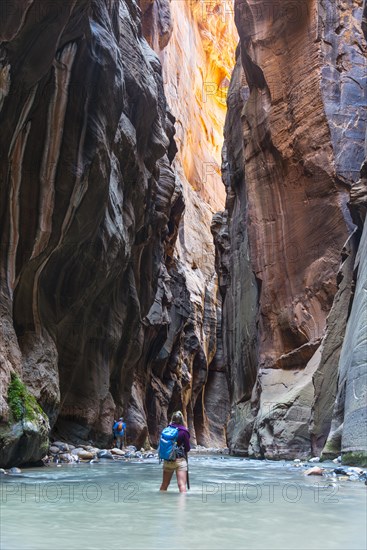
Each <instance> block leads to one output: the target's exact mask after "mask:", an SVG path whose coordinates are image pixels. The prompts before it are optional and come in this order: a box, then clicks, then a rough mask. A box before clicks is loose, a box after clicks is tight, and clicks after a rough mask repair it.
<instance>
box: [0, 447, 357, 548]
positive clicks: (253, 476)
mask: <svg viewBox="0 0 367 550" xmlns="http://www.w3.org/2000/svg"><path fill="white" fill-rule="evenodd" d="M23 474H24V475H21V476H12V477H11V478H10V477H8V476H6V477H3V478H2V479H1V516H0V527H1V535H0V537H1V538H0V548H1V549H2V550H13V549H16V550H20V549H22V550H23V549H24V550H28V549H29V550H30V549H37V550H38V549H39V550H42V549H47V550H49V549H50V548H52V549H53V550H59V549H60V550H64V549H66V548H68V549H70V550H74V549H75V550H77V549H78V550H79V549H80V548H86V549H88V550H89V549H91V550H93V549H101V548H106V547H108V548H111V549H115V548H116V549H121V548H126V549H130V548H135V549H143V548H144V549H145V548H149V549H151V550H154V549H156V548H157V549H161V548H169V549H171V548H175V549H177V550H178V549H181V548H182V549H186V548H198V549H210V550H216V549H227V548H236V549H238V550H240V549H248V550H260V549H264V550H265V549H266V550H269V549H282V550H287V549H292V550H293V549H294V548H298V549H300V550H306V549H312V550H317V549H319V548H322V549H323V550H324V549H325V550H328V549H330V550H339V549H343V550H344V549H351V550H359V549H364V548H366V489H367V488H366V486H365V485H364V484H363V483H361V482H359V481H355V482H351V481H342V482H338V481H337V480H334V479H332V478H330V479H325V478H318V477H312V478H311V477H305V476H304V475H303V473H302V470H301V469H299V468H295V467H294V465H293V464H292V463H287V462H271V461H255V460H244V459H240V458H232V457H220V456H215V457H207V456H194V457H192V458H191V459H190V483H191V490H190V491H189V493H187V494H186V495H185V494H179V493H178V489H177V485H176V483H175V479H174V478H173V479H172V482H171V485H170V488H169V490H168V492H167V493H160V492H159V491H158V489H159V486H160V482H161V466H159V465H158V461H157V460H153V459H152V460H151V461H145V462H143V463H138V462H135V463H134V462H130V463H123V462H121V463H112V464H110V463H109V462H107V463H105V464H80V465H63V466H62V467H60V468H57V467H54V466H52V467H49V468H41V469H30V470H23Z"/></svg>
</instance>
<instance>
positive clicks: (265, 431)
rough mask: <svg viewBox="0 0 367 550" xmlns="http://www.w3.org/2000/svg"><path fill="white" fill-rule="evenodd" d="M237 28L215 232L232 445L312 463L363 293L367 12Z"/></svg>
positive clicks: (349, 3) (258, 0) (311, 13)
mask: <svg viewBox="0 0 367 550" xmlns="http://www.w3.org/2000/svg"><path fill="white" fill-rule="evenodd" d="M281 6H282V9H281ZM235 19H236V25H237V28H238V32H239V35H240V48H239V50H238V56H237V63H236V67H235V70H234V73H233V76H232V80H231V85H230V89H229V96H228V114H227V122H226V126H225V146H224V150H223V157H224V162H223V177H224V183H225V186H226V192H227V202H226V211H225V212H224V213H223V214H222V215H217V216H216V218H215V220H214V224H213V230H214V232H215V234H216V243H217V271H218V274H219V280H220V282H221V281H222V283H221V284H220V288H221V290H222V293H223V296H224V304H223V326H224V334H226V335H230V336H228V338H226V341H227V344H226V345H225V356H226V360H227V361H228V364H229V365H230V373H231V374H230V379H231V385H230V389H231V402H232V413H231V419H230V422H229V426H228V437H229V446H230V448H231V449H232V451H235V452H238V453H242V454H249V455H250V456H259V457H264V456H265V457H269V458H271V457H275V458H276V457H283V458H287V457H289V458H291V457H294V456H309V455H310V454H311V452H312V446H313V449H314V452H319V451H320V450H321V449H322V447H323V445H324V443H325V441H326V438H327V436H328V433H329V430H330V425H331V421H332V411H333V406H334V401H335V395H336V392H337V376H338V360H339V356H340V353H342V357H343V352H342V351H341V350H342V342H343V337H344V331H345V327H346V323H347V319H348V306H349V302H350V300H351V297H352V291H353V290H352V287H353V263H354V256H353V254H354V253H355V244H356V241H355V238H354V239H353V242H352V241H350V242H349V245H348V247H347V249H344V259H343V261H344V263H348V265H347V266H346V267H345V268H344V269H345V270H346V271H345V272H344V275H338V272H339V269H340V263H341V260H342V258H341V251H342V250H343V247H344V244H345V242H346V241H347V239H348V237H349V235H350V234H351V233H352V232H353V231H354V226H353V223H352V217H351V215H350V212H349V210H348V208H347V203H348V200H349V191H350V190H351V191H352V193H353V191H354V192H355V193H356V195H358V197H361V193H360V192H358V190H357V188H356V183H357V180H358V179H359V170H360V165H361V163H362V161H363V158H364V134H365V126H366V96H365V94H363V90H364V89H365V62H366V47H365V42H364V41H363V38H362V35H361V32H360V28H361V20H362V6H361V3H360V2H357V1H354V0H345V1H343V2H341V3H339V4H336V3H331V2H328V1H323V0H317V1H305V2H290V3H286V4H284V3H283V4H282V5H281V3H278V2H274V3H269V2H265V1H262V0H237V1H236V2H235ZM351 29H352V30H351ZM359 187H360V186H359ZM359 200H362V202H363V200H364V199H363V194H362V197H361V198H360V199H359ZM346 250H348V251H347V252H346ZM346 257H348V258H349V260H347V259H346ZM338 288H339V290H338ZM338 301H339V302H338ZM332 307H333V310H332ZM351 319H352V318H351ZM351 319H350V320H351ZM326 327H327V329H326ZM325 329H326V332H325ZM347 333H348V329H347ZM348 370H349V369H348ZM313 380H314V383H313ZM311 411H313V412H312V414H311ZM310 422H312V423H311V427H310V426H309V424H310ZM310 430H311V433H310ZM350 434H352V431H351V432H350ZM343 437H344V436H343Z"/></svg>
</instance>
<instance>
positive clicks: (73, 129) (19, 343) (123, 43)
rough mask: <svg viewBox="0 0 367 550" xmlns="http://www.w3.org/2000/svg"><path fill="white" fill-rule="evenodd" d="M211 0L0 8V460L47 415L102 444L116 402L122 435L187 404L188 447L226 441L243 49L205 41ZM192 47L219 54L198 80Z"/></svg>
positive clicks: (146, 431)
mask: <svg viewBox="0 0 367 550" xmlns="http://www.w3.org/2000/svg"><path fill="white" fill-rule="evenodd" d="M139 4H140V5H139ZM217 4H218V5H220V2H218V3H217ZM200 6H201V3H200V2H190V3H187V2H174V3H172V4H170V2H168V0H155V1H154V0H147V1H145V0H141V2H140V3H139V2H135V1H134V0H120V1H119V2H115V1H108V2H105V1H102V0H82V1H79V0H78V1H77V2H76V1H75V0H67V1H65V2H61V1H60V2H59V1H56V2H42V1H41V0H33V1H32V0H31V1H25V0H24V1H21V2H18V3H17V4H16V5H14V6H11V5H10V4H9V3H8V4H7V5H6V9H4V10H2V13H3V15H4V17H2V19H1V23H0V25H1V27H0V31H1V40H2V44H1V76H0V92H1V96H0V109H1V110H0V119H1V127H2V132H1V137H0V147H1V153H2V154H1V157H2V159H4V161H3V163H2V165H1V182H2V185H1V232H2V246H1V327H2V333H1V365H2V369H1V403H0V404H1V433H0V437H1V443H2V450H1V455H0V463H1V465H2V466H4V465H5V466H7V465H12V464H15V463H21V462H24V461H34V460H37V459H38V458H39V457H40V456H41V455H42V453H44V449H45V445H47V441H48V440H47V436H48V431H49V427H51V428H52V436H54V437H57V438H58V439H60V438H65V439H67V440H72V441H75V442H86V441H93V442H94V443H96V444H100V445H105V444H108V442H109V440H110V438H111V424H112V420H113V418H114V417H115V416H116V415H120V414H125V415H126V419H127V424H128V441H129V442H133V443H135V444H137V445H139V446H140V445H143V444H149V443H156V442H157V439H158V434H159V431H160V429H161V427H162V426H163V425H164V424H165V423H166V422H167V419H168V417H169V415H170V414H171V412H172V411H173V410H174V409H177V408H182V409H183V411H184V413H185V416H186V418H187V420H188V422H189V426H190V429H191V432H192V439H193V442H194V443H195V442H196V441H197V442H198V443H201V444H207V445H213V444H215V445H221V446H223V445H225V430H224V426H225V423H226V419H227V416H228V388H227V373H226V369H225V366H224V363H223V361H222V356H221V354H222V349H221V341H220V335H221V330H220V328H221V327H220V323H221V321H220V318H221V315H220V297H219V296H218V289H217V282H216V274H215V271H214V248H213V243H212V239H211V234H210V221H211V216H212V207H213V206H215V208H218V207H222V204H223V191H222V188H221V184H220V175H219V168H218V166H219V158H220V149H221V143H222V138H221V136H220V129H221V126H222V125H223V122H224V116H225V101H224V97H225V90H226V78H228V76H229V67H230V66H231V64H232V62H231V61H230V59H231V55H232V54H233V48H232V50H231V49H230V48H229V50H228V55H227V56H224V60H222V59H221V56H220V55H219V54H218V47H219V46H218V44H217V45H216V48H217V49H215V48H214V49H213V48H212V46H211V44H212V40H213V37H215V36H216V33H217V34H218V41H219V42H218V43H219V44H220V45H222V43H223V41H224V40H225V39H226V37H225V31H226V27H225V22H223V21H222V22H221V23H220V24H219V25H218V24H217V19H216V18H213V19H208V18H206V19H205V20H204V18H203V17H201V13H200V11H198V10H200ZM209 15H210V14H209ZM182 22H184V24H185V29H186V31H187V32H189V31H190V29H191V30H192V32H193V35H194V36H195V40H194V41H193V42H192V41H190V40H189V39H188V37H187V36H186V37H185V33H182V31H183V30H184V29H183V28H181V27H180V24H181V23H182ZM190 32H191V31H190ZM170 39H171V42H170ZM180 41H183V42H182V44H180ZM221 41H222V42H221ZM183 43H184V44H185V47H182V45H183ZM170 44H171V45H170ZM169 45H170V46H169ZM168 47H170V49H169V50H168V49H167V48H168ZM221 47H222V46H221ZM165 48H166V51H167V53H165ZM193 58H195V59H196V64H197V65H198V66H199V65H203V66H205V65H206V64H208V69H207V73H201V74H200V75H199V76H198V77H196V78H197V80H196V81H195V86H194V87H192V82H193V81H194V79H193V75H192V74H191V61H192V59H193ZM162 63H163V72H162ZM171 65H172V67H173V69H174V70H173V71H172V72H171ZM180 73H181V74H182V79H180ZM207 81H208V86H207V87H205V83H206V82H207ZM213 82H214V83H215V85H216V86H217V88H218V89H214V88H213ZM209 85H210V86H209ZM222 88H223V90H222ZM213 90H214V91H213ZM204 91H205V92H206V95H207V96H209V99H208V101H206V96H205V95H204ZM223 94H224V95H223ZM212 96H213V97H212ZM167 98H168V100H169V106H168V104H167ZM199 115H200V117H201V118H200V117H199ZM175 117H177V119H178V122H177V123H176V127H177V129H178V131H177V143H178V147H179V154H178V156H177V159H176V160H175V161H174V162H173V160H174V157H175V154H176V152H177V146H176V143H175V140H174V133H175V130H174V124H175ZM203 132H204V135H203ZM185 136H191V138H190V139H186V137H185ZM194 153H195V154H194ZM190 156H192V158H193V159H194V160H193V162H191V161H190ZM205 165H207V166H208V168H207V170H206V172H203V166H205ZM203 174H204V175H203ZM219 191H222V197H221V196H220V193H219ZM215 194H218V197H216V196H215ZM208 202H210V203H211V205H212V206H211V207H210V206H208V204H207V203H208ZM185 205H186V206H185ZM185 208H186V210H185ZM199 235H200V238H198V236H199ZM14 373H17V375H18V376H19V378H20V379H21V380H22V381H23V382H24V383H25V385H26V387H27V388H28V390H29V392H31V394H32V395H33V396H35V397H36V399H37V401H38V403H39V405H40V406H41V408H42V409H39V407H38V406H37V407H36V409H37V414H38V415H39V416H38V417H37V418H38V420H37V422H36V420H34V422H33V424H32V425H30V424H29V422H28V421H27V419H26V418H25V416H24V415H23V416H21V418H19V419H17V418H15V416H14V414H15V413H14V411H13V410H12V408H11V407H9V403H10V402H11V400H10V398H9V395H10V393H11V391H10V390H9V384H10V381H11V377H12V375H13V378H14ZM9 392H10V393H9ZM35 406H36V405H35ZM32 418H33V417H32ZM48 423H49V424H48ZM49 425H50V426H49Z"/></svg>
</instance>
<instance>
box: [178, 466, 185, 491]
mask: <svg viewBox="0 0 367 550" xmlns="http://www.w3.org/2000/svg"><path fill="white" fill-rule="evenodd" d="M176 477H177V485H178V488H179V490H180V493H186V481H187V472H185V471H184V470H176Z"/></svg>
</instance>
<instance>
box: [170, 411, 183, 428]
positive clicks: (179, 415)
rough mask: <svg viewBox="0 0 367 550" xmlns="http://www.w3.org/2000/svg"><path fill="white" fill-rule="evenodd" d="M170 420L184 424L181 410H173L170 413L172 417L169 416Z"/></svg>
mask: <svg viewBox="0 0 367 550" xmlns="http://www.w3.org/2000/svg"><path fill="white" fill-rule="evenodd" d="M171 422H173V423H174V424H181V425H183V424H184V417H183V414H182V412H181V411H176V412H174V413H173V415H172V418H171Z"/></svg>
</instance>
